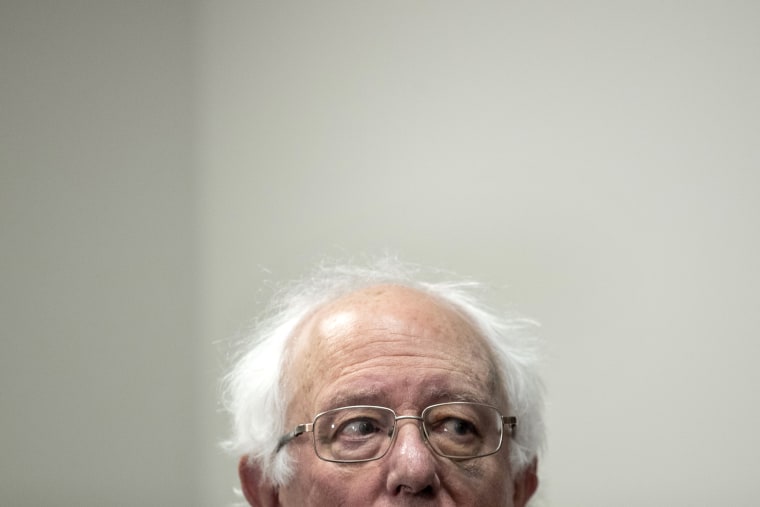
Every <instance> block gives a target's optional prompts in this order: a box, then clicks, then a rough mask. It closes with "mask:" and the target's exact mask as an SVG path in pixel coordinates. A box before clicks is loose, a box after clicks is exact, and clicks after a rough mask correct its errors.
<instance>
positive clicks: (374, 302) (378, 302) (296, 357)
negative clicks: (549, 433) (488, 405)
mask: <svg viewBox="0 0 760 507" xmlns="http://www.w3.org/2000/svg"><path fill="white" fill-rule="evenodd" d="M287 357H288V360H287V361H288V362H287V367H286V368H285V369H284V371H285V372H286V375H287V378H284V379H283V380H284V387H285V388H286V393H290V395H291V396H293V397H303V396H306V397H308V396H311V395H314V394H315V393H314V391H318V390H319V388H320V387H321V386H322V385H323V384H324V383H329V382H332V383H335V382H337V381H338V380H340V378H342V376H345V377H348V376H350V375H352V374H356V373H357V370H358V369H360V368H365V367H366V369H367V370H370V371H371V369H372V368H371V367H373V366H378V365H380V366H384V367H385V368H386V369H385V370H384V371H393V369H394V367H396V368H404V367H405V365H406V366H409V365H414V364H420V365H435V366H436V368H437V369H438V370H441V371H446V370H447V369H448V370H449V371H451V374H452V376H455V375H456V374H457V373H459V374H460V375H461V373H462V371H463V370H465V369H466V370H467V371H468V372H469V374H470V376H471V377H472V378H471V380H472V383H473V385H480V386H482V389H483V390H488V391H489V394H490V395H491V396H497V397H498V398H500V399H501V398H503V397H504V396H505V395H504V394H503V393H502V392H501V388H500V387H499V386H500V385H501V383H500V382H499V375H498V368H497V367H496V365H495V360H494V355H493V352H492V349H491V347H490V345H489V344H488V342H487V341H486V340H485V339H484V338H483V336H482V334H481V333H480V332H479V331H478V330H477V329H476V326H475V325H474V324H473V322H472V321H471V320H470V319H469V318H468V317H467V316H466V315H464V313H463V312H462V311H461V310H459V309H458V308H457V307H456V306H454V305H452V304H451V303H449V302H447V301H443V300H441V299H440V298H438V297H436V296H433V295H430V294H427V293H424V292H421V291H419V290H416V289H412V288H408V287H402V286H397V285H378V286H373V287H369V288H366V289H362V290H358V291H355V292H352V293H350V294H347V295H345V296H342V297H340V298H338V299H335V300H334V301H332V302H330V303H328V304H326V305H324V306H322V307H321V308H319V309H318V310H317V311H315V312H314V313H313V314H311V315H310V316H309V317H307V318H306V319H305V320H304V321H303V322H302V323H301V325H300V326H299V328H298V329H297V331H296V333H294V335H293V336H292V337H291V341H290V343H289V345H288V350H287ZM396 364H398V366H396ZM494 401H495V400H494ZM504 401H505V400H504Z"/></svg>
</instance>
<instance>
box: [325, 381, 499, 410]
mask: <svg viewBox="0 0 760 507" xmlns="http://www.w3.org/2000/svg"><path fill="white" fill-rule="evenodd" d="M420 401H421V402H423V403H429V404H435V403H445V402H448V401H471V402H476V403H484V404H486V405H493V404H495V403H496V400H495V399H494V398H493V394H492V393H486V392H476V391H473V390H469V389H463V390H456V391H455V390H452V389H448V388H443V387H440V386H436V385H434V386H430V387H429V388H427V389H424V391H423V392H422V394H421V395H420ZM387 403H388V402H387V394H386V391H385V390H384V389H382V388H381V387H380V386H379V385H368V386H362V387H361V388H358V389H351V390H345V391H339V392H338V393H336V394H335V395H334V396H332V397H331V398H330V402H329V406H324V407H320V409H319V411H325V410H331V409H333V408H338V407H349V406H352V405H379V406H385V405H387ZM388 408H393V407H388Z"/></svg>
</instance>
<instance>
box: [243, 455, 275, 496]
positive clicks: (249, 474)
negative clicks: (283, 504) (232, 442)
mask: <svg viewBox="0 0 760 507" xmlns="http://www.w3.org/2000/svg"><path fill="white" fill-rule="evenodd" d="M238 474H239V475H240V485H241V486H242V488H243V494H244V495H245V499H246V500H248V503H249V504H251V505H252V506H253V507H276V506H278V505H280V500H279V498H278V495H277V487H275V485H274V484H272V483H271V482H270V481H269V480H267V479H265V478H264V474H263V473H262V472H261V467H260V466H259V465H258V464H257V463H252V462H249V460H248V456H243V457H242V458H240V463H238Z"/></svg>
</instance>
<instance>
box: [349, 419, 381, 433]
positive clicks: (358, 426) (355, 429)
mask: <svg viewBox="0 0 760 507" xmlns="http://www.w3.org/2000/svg"><path fill="white" fill-rule="evenodd" d="M378 431H379V428H378V426H377V423H375V421H373V420H371V419H356V420H354V421H349V422H347V423H345V424H344V425H343V426H342V427H341V428H340V434H342V435H346V436H359V437H363V436H367V435H371V434H373V433H377V432H378Z"/></svg>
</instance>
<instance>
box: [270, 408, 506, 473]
mask: <svg viewBox="0 0 760 507" xmlns="http://www.w3.org/2000/svg"><path fill="white" fill-rule="evenodd" d="M402 419H414V420H417V421H420V422H421V423H422V435H423V438H424V439H425V441H426V442H427V443H428V445H429V446H430V448H431V449H432V450H433V451H434V452H435V453H436V454H438V455H440V456H443V457H446V458H452V459H471V458H480V457H483V456H488V455H490V454H494V453H496V452H498V451H499V449H501V443H502V439H503V436H504V427H505V426H506V427H507V428H508V430H509V432H510V435H511V434H513V432H514V429H515V426H517V418H516V417H507V416H503V415H501V413H500V412H499V411H498V410H497V409H496V408H495V407H492V406H490V405H484V404H481V403H471V402H451V403H439V404H436V405H431V406H429V407H427V408H426V409H425V410H423V411H422V414H420V415H419V416H415V415H396V413H395V412H394V411H393V410H391V409H389V408H385V407H376V406H370V405H357V406H351V407H342V408H335V409H332V410H328V411H326V412H322V413H320V414H317V416H316V417H314V421H313V422H311V423H305V424H299V425H298V426H296V427H295V429H293V431H291V432H290V433H287V434H285V435H283V436H282V437H280V440H279V442H278V445H277V451H276V452H279V451H280V449H282V448H283V447H284V446H285V445H287V444H288V443H289V442H290V441H291V440H293V439H294V438H296V437H298V436H299V435H302V434H303V433H307V432H312V433H314V451H315V452H316V453H317V456H318V457H319V458H320V459H322V460H325V461H331V462H334V463H358V462H362V461H372V460H376V459H380V458H382V457H383V456H385V454H386V453H387V452H388V450H389V449H390V448H391V446H392V445H393V441H394V440H395V437H396V426H397V424H396V422H397V421H400V420H402Z"/></svg>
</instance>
